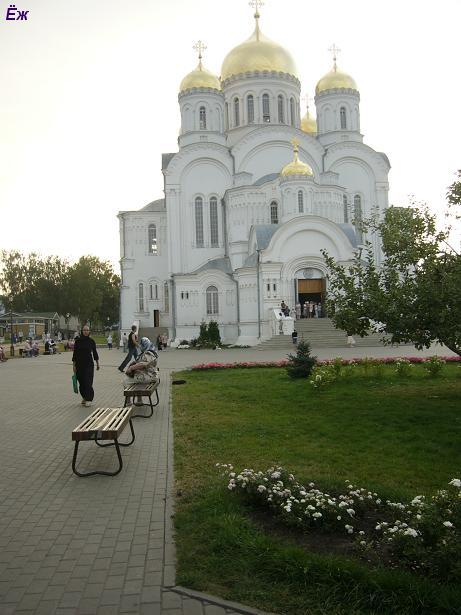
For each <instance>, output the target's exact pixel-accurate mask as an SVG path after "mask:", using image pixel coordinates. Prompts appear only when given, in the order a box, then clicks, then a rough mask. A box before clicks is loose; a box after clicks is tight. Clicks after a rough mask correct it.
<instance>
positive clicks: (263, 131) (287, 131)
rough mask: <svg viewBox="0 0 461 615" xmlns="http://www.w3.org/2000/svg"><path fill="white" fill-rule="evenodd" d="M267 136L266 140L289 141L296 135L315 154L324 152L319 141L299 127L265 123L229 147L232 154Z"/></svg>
mask: <svg viewBox="0 0 461 615" xmlns="http://www.w3.org/2000/svg"><path fill="white" fill-rule="evenodd" d="M266 136H267V137H268V138H267V139H265V140H266V141H272V140H274V138H277V139H278V140H280V141H284V142H289V141H290V139H292V138H293V137H297V138H298V139H299V140H300V143H301V144H304V146H308V147H309V148H314V149H315V152H316V154H318V155H320V156H322V155H323V154H324V153H325V147H324V146H323V145H321V143H319V141H318V140H317V139H316V138H315V137H312V136H311V135H309V134H307V133H306V132H304V131H302V130H301V129H300V128H294V127H293V126H281V125H277V126H274V125H272V126H268V125H267V124H265V125H261V126H260V127H259V128H256V129H255V130H252V131H251V132H249V133H247V134H246V135H245V136H244V137H243V138H242V139H240V140H239V141H237V143H235V145H234V146H233V147H232V148H231V152H232V153H233V154H237V153H239V151H240V150H242V149H245V148H246V147H248V146H251V144H252V143H255V142H257V141H261V139H262V138H263V137H266Z"/></svg>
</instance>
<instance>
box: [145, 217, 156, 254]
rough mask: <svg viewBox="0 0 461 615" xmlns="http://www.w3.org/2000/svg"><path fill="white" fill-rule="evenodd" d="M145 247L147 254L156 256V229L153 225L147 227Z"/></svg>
mask: <svg viewBox="0 0 461 615" xmlns="http://www.w3.org/2000/svg"><path fill="white" fill-rule="evenodd" d="M147 247H148V250H149V254H158V245H157V227H156V226H155V224H149V226H148V227H147Z"/></svg>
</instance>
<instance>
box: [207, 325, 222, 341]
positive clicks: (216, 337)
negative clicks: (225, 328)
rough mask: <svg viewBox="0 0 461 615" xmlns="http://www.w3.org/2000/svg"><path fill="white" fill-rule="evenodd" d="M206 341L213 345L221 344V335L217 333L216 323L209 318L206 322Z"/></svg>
mask: <svg viewBox="0 0 461 615" xmlns="http://www.w3.org/2000/svg"><path fill="white" fill-rule="evenodd" d="M207 335H208V341H209V342H210V344H213V345H214V346H221V336H220V334H219V327H218V323H217V322H216V321H215V320H210V322H209V323H208V331H207Z"/></svg>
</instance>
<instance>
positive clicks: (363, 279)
mask: <svg viewBox="0 0 461 615" xmlns="http://www.w3.org/2000/svg"><path fill="white" fill-rule="evenodd" d="M367 227H368V228H369V229H370V230H371V232H373V233H378V234H379V235H380V237H381V240H382V248H383V254H384V260H383V263H382V265H381V266H380V267H378V266H377V265H376V264H375V260H374V256H373V250H372V245H371V244H370V243H367V244H366V245H365V250H364V252H363V253H360V252H357V253H356V256H355V258H354V260H353V262H352V263H351V264H350V266H343V265H339V264H337V263H336V262H335V261H334V259H333V258H331V256H329V255H328V254H327V253H326V252H324V257H325V260H326V263H327V267H328V280H329V290H328V297H327V302H326V305H327V310H328V313H329V315H330V316H331V317H332V319H333V322H334V324H335V326H336V327H337V328H341V329H344V330H345V331H347V333H348V334H350V335H353V334H356V335H360V336H362V337H363V336H365V335H367V334H368V333H369V332H370V331H371V330H373V326H374V322H375V321H377V322H379V323H382V324H383V328H382V331H383V332H384V333H386V334H388V335H389V336H390V340H388V341H390V342H392V343H398V342H404V343H408V342H410V343H413V344H414V345H415V346H416V348H418V349H421V348H424V347H429V346H430V344H431V343H433V342H440V343H442V344H445V345H446V346H447V347H448V348H450V349H451V350H453V351H454V352H456V353H458V354H461V257H460V255H459V254H457V253H456V252H455V251H454V250H452V249H451V248H450V247H449V245H448V244H447V236H448V230H445V231H437V227H436V221H435V216H433V215H432V214H431V213H430V212H429V210H428V209H427V207H421V206H415V205H413V206H411V207H408V208H401V207H392V208H389V209H388V210H387V211H386V213H385V216H384V219H383V220H381V221H368V222H367Z"/></svg>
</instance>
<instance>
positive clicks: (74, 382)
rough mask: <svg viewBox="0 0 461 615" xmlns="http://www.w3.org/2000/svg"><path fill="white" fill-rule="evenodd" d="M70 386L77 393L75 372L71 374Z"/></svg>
mask: <svg viewBox="0 0 461 615" xmlns="http://www.w3.org/2000/svg"><path fill="white" fill-rule="evenodd" d="M72 387H73V389H74V393H78V382H77V375H76V374H72Z"/></svg>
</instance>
